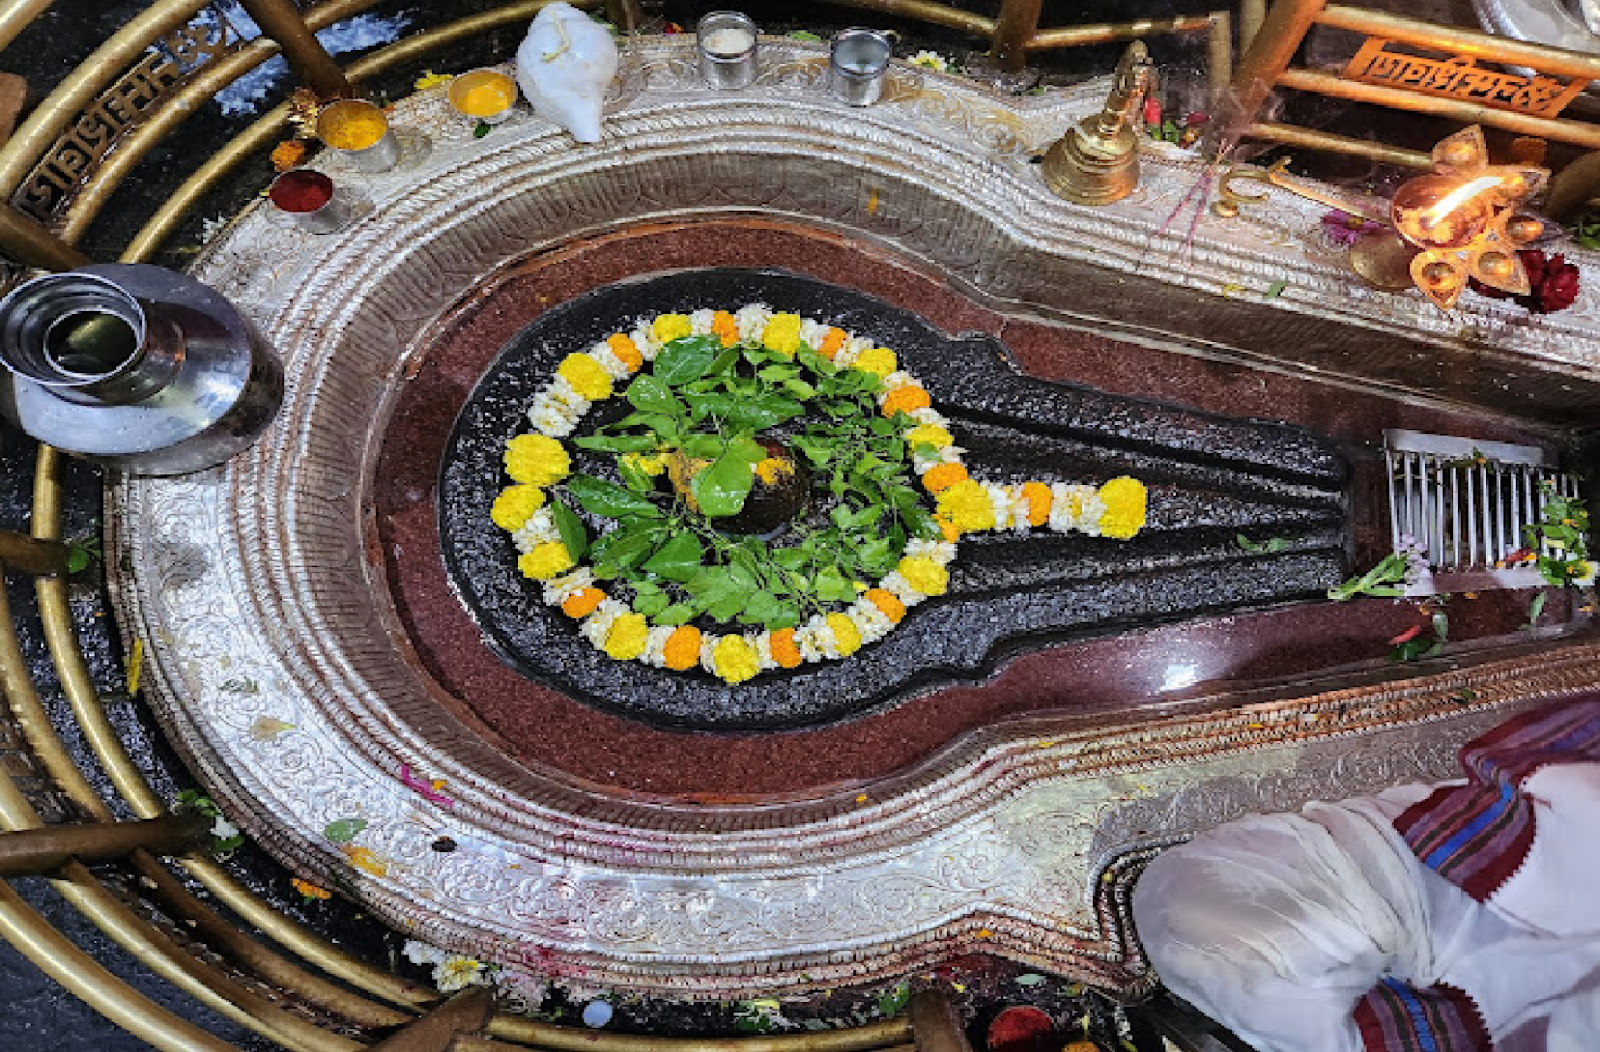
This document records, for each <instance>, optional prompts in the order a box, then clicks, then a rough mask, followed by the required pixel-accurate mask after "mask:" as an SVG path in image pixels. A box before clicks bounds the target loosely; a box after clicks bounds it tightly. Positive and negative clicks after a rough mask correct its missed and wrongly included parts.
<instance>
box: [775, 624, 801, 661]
mask: <svg viewBox="0 0 1600 1052" xmlns="http://www.w3.org/2000/svg"><path fill="white" fill-rule="evenodd" d="M772 660H774V661H776V662H777V663H778V664H779V665H781V666H783V667H784V668H799V667H800V664H801V662H803V661H804V660H805V659H804V658H802V657H801V656H800V648H799V647H797V646H795V645H794V629H792V628H780V629H779V630H778V631H776V632H774V633H772Z"/></svg>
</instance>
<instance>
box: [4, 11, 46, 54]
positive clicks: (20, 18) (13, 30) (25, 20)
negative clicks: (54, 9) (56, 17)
mask: <svg viewBox="0 0 1600 1052" xmlns="http://www.w3.org/2000/svg"><path fill="white" fill-rule="evenodd" d="M53 3H55V0H9V2H8V3H7V4H5V6H3V7H0V49H4V48H6V47H8V46H10V44H11V42H12V41H13V40H15V39H17V34H18V33H20V32H22V31H23V30H24V29H27V28H28V24H29V23H30V22H32V21H33V20H34V19H35V18H38V17H39V16H40V15H42V14H44V13H45V12H46V11H48V10H50V5H51V4H53Z"/></svg>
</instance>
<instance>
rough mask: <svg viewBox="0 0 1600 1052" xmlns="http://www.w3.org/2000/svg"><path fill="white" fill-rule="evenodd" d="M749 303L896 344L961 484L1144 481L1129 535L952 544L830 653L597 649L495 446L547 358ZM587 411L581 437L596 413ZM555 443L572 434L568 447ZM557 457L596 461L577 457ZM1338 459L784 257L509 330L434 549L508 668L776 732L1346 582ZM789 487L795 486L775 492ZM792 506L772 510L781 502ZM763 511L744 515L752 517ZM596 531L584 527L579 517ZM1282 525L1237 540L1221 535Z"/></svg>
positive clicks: (444, 480) (1307, 438) (669, 279)
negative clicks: (752, 670) (537, 551)
mask: <svg viewBox="0 0 1600 1052" xmlns="http://www.w3.org/2000/svg"><path fill="white" fill-rule="evenodd" d="M752 302H762V303H766V304H768V305H769V306H771V307H772V309H773V310H775V311H793V312H795V313H798V314H801V315H803V316H807V317H812V318H817V319H819V320H826V321H828V322H830V323H832V324H836V325H838V326H840V327H842V328H845V329H849V330H852V331H854V332H857V333H860V334H862V335H866V336H869V337H871V338H872V339H873V340H875V341H877V342H878V343H880V344H881V345H883V346H886V347H890V348H893V349H894V350H895V351H896V353H897V354H898V355H899V357H900V360H901V362H902V363H903V365H904V368H906V369H907V370H908V371H910V372H911V373H912V374H914V375H915V376H916V377H917V378H918V379H919V380H920V381H922V383H923V384H924V385H925V386H926V387H927V389H928V391H929V393H930V395H932V397H933V402H934V406H935V407H936V408H937V409H938V410H939V411H940V412H941V413H943V414H945V415H946V416H947V417H949V418H950V420H951V421H952V428H953V430H954V431H955V433H956V438H957V442H958V443H959V444H960V445H962V446H963V447H965V448H966V450H967V453H966V457H965V459H966V463H967V466H968V468H969V469H970V470H971V472H972V474H973V476H974V477H977V478H980V479H984V480H992V481H999V482H1022V481H1027V480H1035V479H1036V480H1038V481H1042V482H1055V481H1062V482H1087V483H1099V482H1104V481H1105V480H1107V479H1109V478H1112V477H1114V476H1117V475H1124V474H1126V475H1133V476H1135V477H1137V478H1139V479H1142V480H1143V481H1144V482H1145V484H1146V485H1147V486H1148V487H1149V491H1150V512H1149V517H1148V520H1147V523H1146V526H1145V528H1144V530H1143V531H1142V532H1141V533H1140V534H1139V535H1138V536H1137V537H1135V538H1133V539H1132V540H1130V541H1114V540H1107V539H1104V538H1092V537H1086V536H1083V535H1080V534H1072V535H1061V534H1056V533H1053V532H1051V531H1048V530H1042V529H1041V530H1035V531H1033V532H1031V533H1028V534H1014V533H1009V532H1005V533H986V534H976V535H970V536H968V537H966V538H963V541H962V544H961V548H960V554H959V555H958V556H957V559H956V561H955V562H954V563H953V564H952V565H951V567H950V570H951V575H950V589H949V592H948V594H946V595H945V596H942V597H940V598H938V599H934V600H930V601H929V602H926V603H924V604H922V605H921V606H918V607H916V608H915V609H913V610H912V611H911V612H910V614H908V615H907V617H906V619H905V621H904V622H902V623H901V625H900V626H899V627H897V628H896V629H895V631H894V632H892V633H890V634H889V636H888V637H887V638H885V639H884V640H882V641H881V642H878V643H876V644H873V645H871V646H868V647H865V648H863V649H862V650H861V651H860V652H858V653H857V654H855V655H853V656H851V657H850V658H847V659H845V660H843V661H833V662H823V663H819V664H815V665H807V666H803V667H801V668H799V669H796V670H794V671H793V672H783V671H774V672H767V673H763V674H762V675H760V676H757V677H756V678H755V679H753V680H750V681H749V682H746V683H743V684H740V685H738V686H736V687H729V686H728V685H726V684H724V683H723V682H722V681H720V680H718V679H715V678H714V677H712V676H710V675H707V674H705V673H702V672H699V671H694V672H689V673H676V672H670V671H666V670H659V669H654V668H651V667H649V666H647V665H644V664H641V663H639V662H636V661H626V662H619V661H613V660H611V659H610V658H607V657H606V656H605V655H604V654H603V653H601V652H599V651H597V650H595V649H594V648H593V647H591V646H590V645H589V643H588V642H587V641H586V640H584V639H583V638H582V637H581V636H580V635H579V634H578V631H577V628H576V626H575V625H574V624H573V622H572V621H571V620H569V619H568V618H566V617H564V616H563V615H562V614H561V613H560V612H559V611H558V610H555V609H552V608H550V607H547V606H545V604H544V603H543V602H542V600H541V597H540V587H539V585H538V584H537V582H533V581H528V580H525V579H524V578H522V577H521V576H520V575H519V574H518V572H517V568H516V551H515V548H514V547H513V545H512V543H511V541H510V539H509V538H508V537H507V535H506V534H505V533H504V532H503V531H501V530H500V529H499V528H498V527H496V526H494V525H493V524H492V523H491V522H490V521H489V516H488V509H489V507H490V505H491V504H492V503H493V501H494V498H495V495H496V494H497V493H498V492H499V490H500V489H501V488H502V487H503V486H504V485H505V484H506V479H505V477H504V475H503V473H502V470H501V454H502V451H503V449H504V445H505V442H506V441H507V440H508V439H509V438H511V437H512V436H513V435H516V434H519V433H521V432H523V431H526V430H527V421H526V417H525V416H524V410H525V409H526V407H527V405H528V404H529V403H530V402H531V401H532V400H533V396H534V394H535V393H536V392H537V390H538V389H539V388H540V387H541V386H542V385H543V384H544V383H546V382H548V380H549V378H550V377H551V376H552V375H553V374H554V372H555V369H556V366H557V365H558V364H559V363H560V361H561V359H562V358H563V357H565V356H566V355H567V354H570V353H572V352H573V351H578V350H582V349H584V348H586V347H589V346H591V345H593V344H594V343H595V342H596V341H598V340H601V339H604V338H605V337H606V336H608V335H610V334H611V333H613V332H618V331H627V330H629V329H631V328H632V327H633V324H634V323H635V322H636V321H637V320H638V319H640V318H648V317H651V316H654V315H656V314H661V313H668V312H677V313H688V312H690V311H693V310H695V309H698V308H701V307H720V308H726V309H730V310H733V309H737V308H738V307H740V306H743V305H744V304H746V303H752ZM602 420H603V414H602V413H601V411H600V409H599V408H598V407H597V409H596V411H595V412H594V413H591V414H590V417H589V418H587V419H586V420H585V423H584V425H581V427H582V430H581V431H580V433H583V432H584V431H586V430H587V429H588V427H589V426H591V425H592V424H598V423H600V422H602ZM569 447H570V444H569ZM574 452H575V463H574V470H577V471H592V470H596V469H597V468H598V466H599V465H600V461H599V460H598V459H596V460H593V461H590V460H589V459H588V458H589V457H591V456H592V455H591V454H586V453H583V452H582V451H577V450H575V451H574ZM1345 476H1346V470H1345V465H1344V463H1343V461H1342V460H1341V458H1340V457H1339V456H1338V454H1337V453H1335V452H1334V450H1333V449H1332V448H1331V447H1330V446H1329V445H1328V444H1326V443H1324V442H1322V441H1321V440H1319V439H1317V438H1316V437H1314V436H1312V435H1310V434H1308V433H1307V432H1305V431H1303V430H1300V429H1298V428H1293V427H1289V426H1286V425H1282V424H1274V423H1264V422H1260V421H1246V420H1230V419H1226V418H1223V417H1218V416H1213V415H1209V414H1204V413H1198V412H1193V411H1190V410H1185V409H1178V408H1174V407H1170V406H1162V405H1158V404H1155V403H1152V402H1145V401H1141V400H1138V399H1133V398H1126V397H1121V396H1115V395H1108V394H1103V393H1100V392H1097V391H1093V390H1089V389H1087V388H1081V387H1074V386H1071V385H1066V384H1060V383H1052V382H1047V381H1041V380H1036V379H1033V378H1031V377H1027V376H1024V375H1023V374H1022V373H1021V372H1020V371H1019V370H1018V369H1017V368H1016V366H1015V365H1014V363H1013V362H1012V360H1011V358H1010V357H1009V354H1008V352H1007V351H1006V349H1005V348H1004V347H1003V346H1002V345H1001V344H1000V343H999V342H998V341H996V340H995V339H993V338H992V337H988V336H978V337H961V338H951V337H948V336H945V335H944V334H942V333H940V332H939V331H937V330H936V329H934V328H933V327H931V326H930V325H929V324H928V323H927V322H925V321H923V320H922V319H921V318H919V317H918V316H917V315H915V314H913V313H911V312H909V311H906V310H903V309H901V308H898V307H894V306H892V305H890V304H888V303H885V302H883V301H881V300H878V299H875V298H873V297H871V296H868V295H864V294H862V293H859V292H855V291H852V290H850V289H845V288H840V287H838V286H834V285H830V284H828V283H826V282H822V281H817V280H814V279H812V278H807V277H801V276H798V275H793V274H788V273H783V272H779V271H765V270H763V271H755V270H741V269H731V268H728V269H708V270H702V271H690V272H676V273H670V274H662V275H656V276H649V277H643V278H638V279H634V280H630V281H627V282H622V283H619V284H616V285H612V286H608V287H606V288H603V289H599V290H596V291H594V292H590V293H587V294H585V295H583V296H580V297H578V298H576V299H574V300H572V301H570V302H568V303H566V304H563V305H562V306H560V307H558V308H555V309H553V310H551V311H549V312H547V313H545V314H543V315H541V316H540V317H539V318H538V319H537V320H536V321H534V322H533V323H532V324H531V325H529V326H528V327H527V328H526V329H524V330H523V331H522V332H520V333H518V334H517V336H516V337H514V338H513V339H512V340H511V341H510V342H509V343H508V344H507V345H506V347H505V348H504V349H503V350H502V351H501V353H500V354H499V356H498V357H497V358H496V359H495V361H494V362H493V363H492V364H491V365H490V367H489V369H488V370H487V371H486V372H485V374H484V376H483V377H482V379H481V380H480V381H479V383H478V386H477V388H476V389H475V390H474V391H473V393H472V396H471V397H470V398H469V399H468V401H467V404H466V406H465V407H464V408H463V410H462V412H461V414H460V416H459V417H458V419H457V421H456V424H455V427H454V429H453V431H452V433H451V436H450V440H449V442H448V444H447V446H446V450H445V459H444V463H443V465H442V466H441V472H440V489H439V493H440V502H439V524H440V537H441V541H442V544H443V546H444V552H443V555H444V559H445V564H446V568H447V571H448V572H449V574H450V576H451V578H452V580H453V583H454V585H455V587H456V590H457V592H458V594H459V595H460V596H461V598H462V601H463V602H464V603H465V604H466V605H467V607H468V609H469V610H470V612H471V613H472V615H473V617H474V618H475V619H476V620H477V622H478V623H479V624H480V625H481V626H482V628H483V631H484V635H485V637H486V639H487V641H488V643H489V645H490V646H491V647H492V648H493V649H494V650H495V651H496V653H498V654H499V655H500V656H501V657H502V659H503V660H505V661H506V662H507V663H508V664H509V665H511V666H512V667H514V668H516V669H517V670H518V671H519V672H521V673H522V674H523V675H526V676H528V677H530V678H533V679H535V680H538V681H540V682H543V683H545V684H548V685H550V686H553V687H555V688H557V689H560V690H562V691H564V692H566V693H568V694H570V695H571V696H572V697H574V698H577V699H579V700H581V701H583V702H584V703H586V704H589V705H593V706H595V707H597V708H601V709H604V710H607V711H610V712H613V713H616V714H619V715H623V716H629V717H633V718H637V719H641V720H644V721H646V722H649V723H652V724H655V725H662V726H673V727H682V728H694V729H707V730H728V731H734V730H745V731H748V730H778V729H786V728H793V727H799V726H805V725H809V724H816V723H821V722H826V721H831V720H837V719H842V718H846V717H849V716H853V715H859V714H863V713H866V712H869V711H873V710H876V709H879V708H882V707H885V706H889V705H893V704H897V703H899V702H902V701H904V700H906V699H908V698H911V697H913V696H915V695H917V694H920V693H923V692H926V691H929V690H933V689H937V688H939V687H943V686H949V685H953V684H958V683H969V682H973V681H977V680H981V679H983V678H985V677H986V676H988V675H989V674H990V673H991V672H993V670H994V669H995V668H996V667H997V666H999V665H1000V664H1001V663H1003V662H1004V661H1005V660H1007V659H1008V658H1009V657H1011V656H1012V655H1015V654H1017V653H1019V652H1022V651H1026V650H1030V649H1034V648H1038V647H1043V646H1049V645H1052V644H1057V643H1061V642H1065V641H1070V640H1075V639H1082V638H1085V637H1089V636H1096V635H1106V634H1110V633H1116V632H1119V631H1123V630H1126V629H1128V628H1131V627H1136V626H1140V625H1145V624H1152V623H1157V622H1164V621H1172V620H1176V619H1181V618H1185V617H1191V616H1195V615H1199V614H1207V613H1215V612H1222V611H1230V610H1240V609H1248V608H1254V607H1261V606H1265V605H1269V604H1275V603H1281V602H1285V601H1290V600H1297V599H1313V598H1319V597H1320V596H1321V594H1322V592H1323V591H1324V590H1325V589H1326V588H1327V587H1328V586H1329V585H1331V584H1334V583H1336V582H1337V581H1339V580H1341V579H1342V577H1343V576H1344V569H1345V566H1344V563H1345V555H1344V553H1345V551H1346V548H1347V537H1346V531H1347V514H1346V511H1347V501H1346V496H1345V492H1344V482H1345ZM785 499H788V500H792V499H793V495H792V493H791V494H790V495H789V497H787V498H785ZM786 510H787V509H779V511H786ZM765 524H766V522H765V519H763V520H761V521H760V522H756V521H752V522H750V523H746V524H742V525H740V530H741V531H742V530H744V529H749V530H750V532H764V531H763V530H762V529H761V528H760V527H762V526H763V525H765ZM590 525H591V527H592V528H593V529H594V530H595V531H596V532H597V531H598V530H599V529H603V528H604V524H603V523H602V522H600V521H595V522H591V524H590ZM1241 533H1243V534H1246V535H1248V536H1250V537H1252V538H1255V539H1263V538H1265V537H1268V536H1277V537H1285V538H1292V540H1291V542H1290V543H1289V545H1288V546H1287V547H1286V548H1285V549H1284V550H1282V551H1273V552H1264V553H1257V554H1251V553H1247V552H1245V551H1242V550H1241V549H1240V547H1239V545H1238V544H1237V542H1236V540H1235V538H1236V536H1237V535H1238V534H1241Z"/></svg>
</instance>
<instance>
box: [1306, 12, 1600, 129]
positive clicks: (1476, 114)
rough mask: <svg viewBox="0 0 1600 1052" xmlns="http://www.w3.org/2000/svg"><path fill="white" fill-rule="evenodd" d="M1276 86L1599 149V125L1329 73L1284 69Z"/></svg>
mask: <svg viewBox="0 0 1600 1052" xmlns="http://www.w3.org/2000/svg"><path fill="white" fill-rule="evenodd" d="M1280 2H1281V0H1280ZM1278 83H1280V84H1282V85H1283V86H1284V87H1286V88H1296V89H1298V90H1300V91H1314V92H1316V93H1317V94H1319V95H1329V96H1332V97H1333V98H1336V99H1349V100H1350V101H1352V102H1370V103H1373V104H1374V105H1377V106H1387V107H1389V108H1391V109H1396V110H1410V111H1412V112H1413V113H1426V114H1428V115H1429V116H1431V117H1443V118H1445V119H1446V120H1451V121H1459V122H1461V123H1462V124H1487V125H1489V126H1490V127H1494V128H1504V129H1505V130H1506V131H1510V132H1516V133H1517V134H1518V135H1533V136H1537V137H1539V138H1541V139H1554V140H1556V141H1557V142H1570V143H1573V144H1574V145H1577V146H1583V147H1585V148H1587V149H1590V150H1595V149H1600V124H1589V123H1587V122H1585V121H1573V120H1562V119H1561V118H1559V117H1534V116H1531V115H1529V114H1526V113H1512V112H1511V111H1509V110H1497V109H1495V108H1493V107H1491V106H1484V105H1482V104H1481V103H1476V102H1467V101H1464V100H1462V99H1450V98H1441V97H1439V96H1436V95H1418V94H1416V93H1415V92H1410V91H1404V90H1402V89H1400V88H1390V87H1385V86H1384V85H1382V84H1366V83H1363V82H1361V81H1358V80H1345V79H1344V78H1342V77H1339V76H1336V75H1334V74H1332V73H1321V72H1318V71H1316V70H1311V69H1290V70H1285V71H1284V73H1283V75H1282V76H1281V77H1279V78H1278Z"/></svg>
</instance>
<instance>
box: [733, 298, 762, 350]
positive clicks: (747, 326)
mask: <svg viewBox="0 0 1600 1052" xmlns="http://www.w3.org/2000/svg"><path fill="white" fill-rule="evenodd" d="M733 320H734V321H735V322H737V323H738V325H739V339H740V341H741V342H743V341H752V342H756V343H759V342H760V341H761V334H762V333H764V332H766V331H767V322H769V321H771V320H772V308H771V307H769V306H767V305H766V304H765V303H747V304H745V305H744V306H743V307H740V308H739V309H738V310H737V311H736V312H734V315H733Z"/></svg>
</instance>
